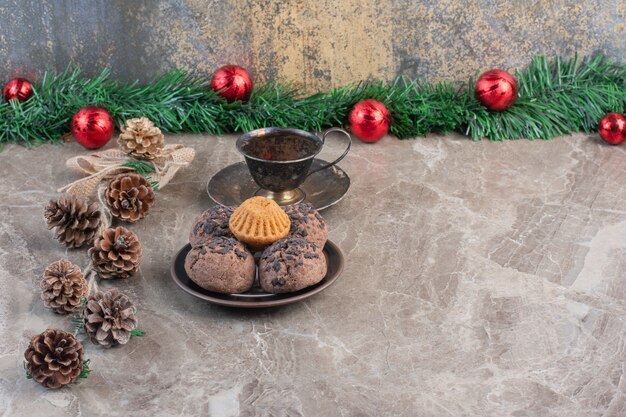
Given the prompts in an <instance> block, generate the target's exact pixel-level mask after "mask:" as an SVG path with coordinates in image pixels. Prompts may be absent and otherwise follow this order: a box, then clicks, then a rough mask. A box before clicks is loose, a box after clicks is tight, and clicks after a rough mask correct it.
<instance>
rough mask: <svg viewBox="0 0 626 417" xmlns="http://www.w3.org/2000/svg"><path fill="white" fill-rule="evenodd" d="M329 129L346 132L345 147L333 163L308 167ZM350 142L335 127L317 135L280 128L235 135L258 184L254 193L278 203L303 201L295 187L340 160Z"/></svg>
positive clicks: (329, 130) (251, 173)
mask: <svg viewBox="0 0 626 417" xmlns="http://www.w3.org/2000/svg"><path fill="white" fill-rule="evenodd" d="M333 132H339V133H342V134H344V135H346V137H347V138H348V147H347V148H346V150H345V151H344V152H343V154H341V156H340V157H339V158H337V159H336V160H334V161H333V162H330V163H327V164H324V165H322V166H320V167H317V168H316V169H314V170H311V164H312V163H313V158H314V157H315V156H316V155H317V154H318V153H320V151H321V150H322V147H323V146H324V142H325V140H326V136H328V135H329V134H331V133H333ZM351 145H352V139H351V137H350V134H349V133H348V132H346V131H345V130H343V129H339V128H332V129H328V130H327V131H325V132H324V134H323V135H322V137H321V138H319V137H318V136H316V135H315V134H313V133H310V132H306V131H304V130H299V129H291V128H282V127H266V128H263V129H257V130H253V131H251V132H248V133H246V134H244V135H242V136H240V137H239V138H237V150H238V151H239V153H241V154H242V155H243V156H244V158H245V160H246V164H247V165H248V170H249V171H250V175H251V176H252V178H253V179H254V181H255V182H256V183H257V185H258V186H259V187H261V188H260V189H259V190H258V191H257V192H256V194H255V195H260V196H263V197H268V198H271V199H273V200H274V201H276V202H277V203H278V204H279V205H281V206H285V205H289V204H295V203H298V202H300V201H302V200H304V198H305V197H306V195H305V193H304V191H302V190H301V189H300V188H298V187H299V186H300V185H302V183H303V182H304V180H305V179H306V178H307V177H308V176H309V175H311V174H313V173H315V172H319V171H321V170H324V169H327V168H330V167H331V166H333V165H335V164H337V163H338V162H339V161H341V160H342V159H343V158H344V157H345V156H346V155H347V154H348V151H349V150H350V146H351Z"/></svg>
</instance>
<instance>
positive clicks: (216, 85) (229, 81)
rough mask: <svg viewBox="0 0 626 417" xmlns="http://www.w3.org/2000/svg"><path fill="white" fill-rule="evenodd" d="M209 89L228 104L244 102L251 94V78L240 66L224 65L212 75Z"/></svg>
mask: <svg viewBox="0 0 626 417" xmlns="http://www.w3.org/2000/svg"><path fill="white" fill-rule="evenodd" d="M211 88H212V89H213V90H215V91H216V92H219V93H218V94H219V95H220V96H221V97H223V98H225V99H226V101H228V102H229V103H232V102H233V101H237V100H241V101H246V100H248V99H249V98H250V94H251V93H252V77H250V74H248V71H246V70H245V69H243V68H241V67H240V66H237V65H225V66H223V67H221V68H220V69H218V70H217V71H215V74H213V79H211Z"/></svg>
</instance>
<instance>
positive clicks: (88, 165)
mask: <svg viewBox="0 0 626 417" xmlns="http://www.w3.org/2000/svg"><path fill="white" fill-rule="evenodd" d="M195 156H196V151H195V150H194V149H192V148H187V147H185V146H183V145H180V144H175V145H174V144H173V145H165V147H164V148H163V150H162V152H161V155H160V156H159V157H158V158H156V159H153V160H151V161H148V162H152V165H154V168H155V169H156V172H152V173H151V174H150V180H151V181H157V182H158V184H159V189H161V188H163V187H165V186H166V185H167V184H168V183H169V182H170V181H171V180H172V178H173V177H174V175H176V173H177V172H178V170H179V169H181V168H185V167H187V166H189V164H191V162H192V161H193V158H194V157H195ZM131 160H133V158H131V157H130V156H129V155H127V154H126V153H124V152H123V151H122V150H120V149H108V150H106V151H101V152H96V153H93V154H91V155H87V156H83V155H81V156H75V157H73V158H70V159H68V160H67V162H66V165H67V167H68V168H70V169H73V170H75V171H78V172H81V173H83V174H88V176H87V177H84V178H81V179H79V180H76V181H74V182H73V183H71V184H68V185H66V186H65V187H62V188H59V190H58V191H59V192H68V193H72V194H75V195H79V196H84V197H86V196H90V195H92V194H93V193H94V191H96V189H97V188H98V184H99V183H100V181H102V180H105V179H109V178H113V177H115V176H116V175H118V174H122V173H126V172H132V171H134V170H135V169H134V168H132V167H127V166H124V164H126V163H127V162H128V161H131Z"/></svg>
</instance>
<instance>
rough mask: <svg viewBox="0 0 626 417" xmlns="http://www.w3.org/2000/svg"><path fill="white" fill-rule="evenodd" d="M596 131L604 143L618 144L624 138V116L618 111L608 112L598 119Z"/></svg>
mask: <svg viewBox="0 0 626 417" xmlns="http://www.w3.org/2000/svg"><path fill="white" fill-rule="evenodd" d="M598 133H599V134H600V137H601V138H602V139H604V141H605V142H606V143H610V144H611V145H619V144H620V143H622V142H624V140H625V139H626V117H624V115H623V114H619V113H608V114H607V115H606V116H604V117H603V118H602V119H600V125H599V126H598Z"/></svg>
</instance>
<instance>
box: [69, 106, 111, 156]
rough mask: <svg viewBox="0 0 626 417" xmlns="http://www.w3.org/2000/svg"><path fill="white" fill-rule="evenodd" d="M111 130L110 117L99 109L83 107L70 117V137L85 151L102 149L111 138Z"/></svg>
mask: <svg viewBox="0 0 626 417" xmlns="http://www.w3.org/2000/svg"><path fill="white" fill-rule="evenodd" d="M113 128H114V124H113V119H112V118H111V115H110V114H109V112H108V111H106V110H105V109H103V108H100V107H96V106H87V107H83V108H82V109H80V110H79V111H78V112H77V113H76V114H75V115H74V117H72V135H73V136H74V139H76V142H78V143H80V144H81V145H83V146H84V147H85V148H87V149H97V148H101V147H103V146H104V145H105V144H106V143H107V142H108V141H109V139H111V136H113Z"/></svg>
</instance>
